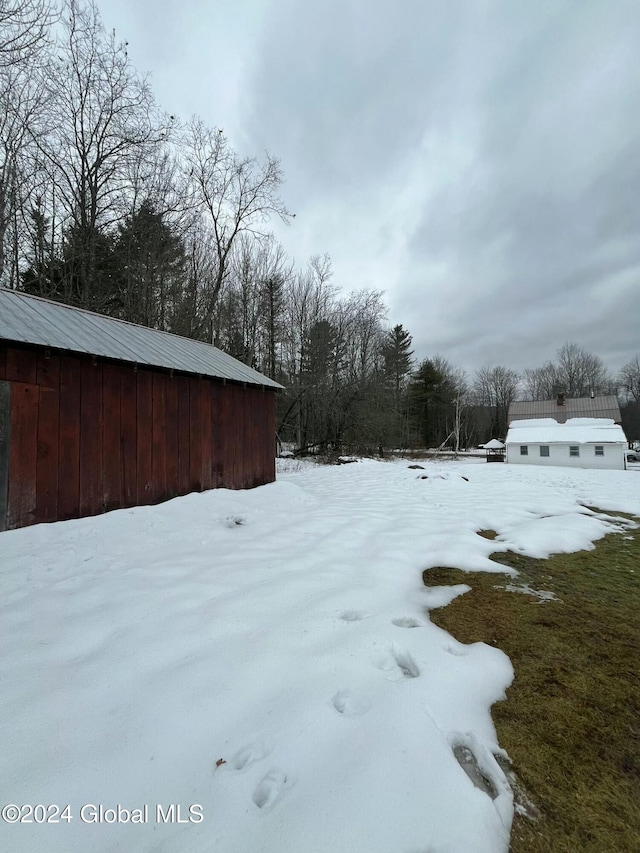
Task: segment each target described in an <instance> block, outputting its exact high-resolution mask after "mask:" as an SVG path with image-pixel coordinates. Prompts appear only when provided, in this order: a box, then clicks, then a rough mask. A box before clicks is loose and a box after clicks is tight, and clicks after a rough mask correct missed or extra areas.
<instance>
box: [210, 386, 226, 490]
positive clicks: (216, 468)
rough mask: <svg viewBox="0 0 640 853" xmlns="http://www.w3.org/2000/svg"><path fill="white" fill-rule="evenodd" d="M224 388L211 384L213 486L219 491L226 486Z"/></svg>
mask: <svg viewBox="0 0 640 853" xmlns="http://www.w3.org/2000/svg"><path fill="white" fill-rule="evenodd" d="M223 399H224V386H223V385H222V383H220V382H212V383H211V480H212V482H211V485H212V488H214V489H219V488H220V487H221V486H222V485H223V484H224V434H223V420H222V406H223Z"/></svg>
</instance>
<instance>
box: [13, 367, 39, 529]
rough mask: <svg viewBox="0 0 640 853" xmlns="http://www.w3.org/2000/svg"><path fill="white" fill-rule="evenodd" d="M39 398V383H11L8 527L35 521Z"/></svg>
mask: <svg viewBox="0 0 640 853" xmlns="http://www.w3.org/2000/svg"><path fill="white" fill-rule="evenodd" d="M38 402H39V400H38V386H37V385H35V384H27V383H25V382H12V383H11V427H10V435H11V446H10V450H9V501H8V503H9V519H8V525H7V526H8V527H9V528H15V527H24V526H25V525H27V524H34V523H35V521H36V465H37V459H38Z"/></svg>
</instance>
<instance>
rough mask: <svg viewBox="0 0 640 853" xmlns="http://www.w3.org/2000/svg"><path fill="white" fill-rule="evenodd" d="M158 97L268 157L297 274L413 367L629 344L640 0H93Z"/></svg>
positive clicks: (638, 305)
mask: <svg viewBox="0 0 640 853" xmlns="http://www.w3.org/2000/svg"><path fill="white" fill-rule="evenodd" d="M98 5H99V8H100V10H101V12H102V17H103V20H104V24H105V26H106V27H107V29H109V30H110V29H111V28H113V27H115V29H116V32H117V34H118V36H120V37H121V38H122V39H125V40H127V41H128V42H129V56H130V57H131V59H132V61H133V63H134V65H135V66H136V67H137V68H138V69H139V70H140V71H142V72H150V73H151V79H152V88H153V90H154V92H155V94H156V97H157V99H158V101H159V103H160V105H161V106H162V107H163V108H164V109H166V110H167V111H168V112H170V113H174V114H176V115H177V116H179V117H180V118H182V119H188V118H189V117H190V116H191V115H192V114H194V113H196V114H198V115H200V116H201V117H202V118H203V119H204V120H205V121H206V122H207V123H209V124H211V125H212V126H215V127H222V128H224V130H225V132H226V133H227V135H228V136H229V137H230V139H231V141H232V142H233V144H234V145H235V146H236V147H237V148H238V149H240V150H241V151H242V152H243V153H245V154H252V155H260V154H261V152H263V151H264V150H268V151H269V152H270V153H272V154H274V155H275V156H277V157H279V158H280V160H281V163H282V167H283V170H284V173H285V177H286V184H285V185H284V187H283V198H284V200H285V202H286V204H287V206H288V207H289V209H290V210H292V211H293V212H295V213H296V218H295V219H294V220H293V223H292V225H290V226H289V227H287V228H285V227H282V228H278V229H277V235H278V237H279V239H280V240H281V242H282V243H283V245H284V246H285V248H286V249H287V251H288V252H289V254H290V255H292V256H293V257H294V258H295V259H296V261H297V263H298V265H300V266H302V265H303V264H304V263H305V262H306V260H307V259H308V257H309V256H310V255H312V254H323V253H324V252H328V253H329V255H330V256H331V259H332V262H333V269H334V283H335V284H336V285H338V286H339V287H340V288H342V289H344V290H347V289H360V288H370V289H376V290H383V291H384V292H385V302H386V304H387V305H388V306H389V321H390V322H391V323H392V324H395V323H402V324H403V325H404V326H405V328H407V329H408V330H409V332H410V333H411V334H412V335H413V340H414V349H415V354H416V357H418V358H423V357H426V356H427V355H434V354H436V353H439V354H441V355H444V356H445V357H447V358H449V359H450V361H451V362H453V364H454V365H456V366H458V367H462V368H465V369H466V370H468V371H474V370H475V369H477V368H478V367H480V366H485V365H486V366H493V365H496V364H504V365H506V366H509V367H513V368H515V369H523V368H525V367H535V366H538V365H540V364H542V362H544V361H546V360H547V359H550V358H552V357H553V356H554V355H555V352H556V350H557V349H558V348H559V347H560V346H561V345H562V344H563V343H564V342H565V341H567V340H570V341H575V342H576V343H578V344H579V345H580V346H583V347H584V348H586V349H587V350H589V351H591V352H594V353H596V354H598V355H600V356H601V357H602V358H603V360H604V361H605V363H606V364H607V366H609V367H610V368H612V369H617V368H618V367H620V366H622V364H623V363H625V362H626V361H628V360H629V359H631V358H632V357H633V356H634V355H635V354H636V353H640V2H638V0H403V2H397V0H395V2H392V0H314V2H303V0H98Z"/></svg>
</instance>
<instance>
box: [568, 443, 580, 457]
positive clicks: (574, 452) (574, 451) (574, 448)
mask: <svg viewBox="0 0 640 853" xmlns="http://www.w3.org/2000/svg"><path fill="white" fill-rule="evenodd" d="M569 456H580V447H579V445H577V444H570V445H569Z"/></svg>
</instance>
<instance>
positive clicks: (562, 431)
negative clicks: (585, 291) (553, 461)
mask: <svg viewBox="0 0 640 853" xmlns="http://www.w3.org/2000/svg"><path fill="white" fill-rule="evenodd" d="M626 442H627V439H626V436H625V434H624V432H623V430H622V427H621V426H619V424H616V423H614V422H613V419H612V418H571V419H570V420H568V421H567V422H566V423H563V424H559V423H558V422H557V421H556V420H554V419H553V418H539V419H531V418H529V419H526V420H520V421H513V422H512V423H511V425H510V427H509V432H508V433H507V444H611V443H615V444H618V443H623V444H626Z"/></svg>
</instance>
